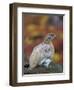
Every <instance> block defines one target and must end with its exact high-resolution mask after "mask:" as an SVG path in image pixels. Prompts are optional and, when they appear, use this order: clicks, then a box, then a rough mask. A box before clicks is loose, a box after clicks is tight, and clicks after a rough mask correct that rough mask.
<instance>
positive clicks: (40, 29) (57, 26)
mask: <svg viewBox="0 0 74 90" xmlns="http://www.w3.org/2000/svg"><path fill="white" fill-rule="evenodd" d="M22 19H23V34H24V55H25V59H24V60H25V63H28V61H29V56H30V54H31V52H32V50H33V48H34V47H35V46H36V45H38V44H39V43H41V42H42V41H43V39H44V37H45V36H46V35H47V34H48V33H55V34H56V38H55V39H54V40H53V41H52V42H53V45H54V47H55V54H54V56H53V62H54V63H57V64H63V15H53V14H52V15H51V14H49V15H44V14H42V15H41V14H40V15H39V14H24V13H23V18H22Z"/></svg>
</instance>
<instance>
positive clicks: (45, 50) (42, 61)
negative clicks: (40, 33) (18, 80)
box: [29, 33, 56, 70]
mask: <svg viewBox="0 0 74 90" xmlns="http://www.w3.org/2000/svg"><path fill="white" fill-rule="evenodd" d="M55 37H56V35H55V34H54V33H48V34H47V35H46V36H45V38H44V40H43V41H42V42H41V43H40V44H38V45H36V46H35V47H34V48H33V50H32V53H31V55H30V58H29V70H32V69H34V68H35V67H36V66H38V65H43V66H44V67H46V68H48V65H49V63H50V62H51V61H52V57H53V55H54V53H55V48H54V45H53V43H52V40H53V39H54V38H55Z"/></svg>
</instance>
